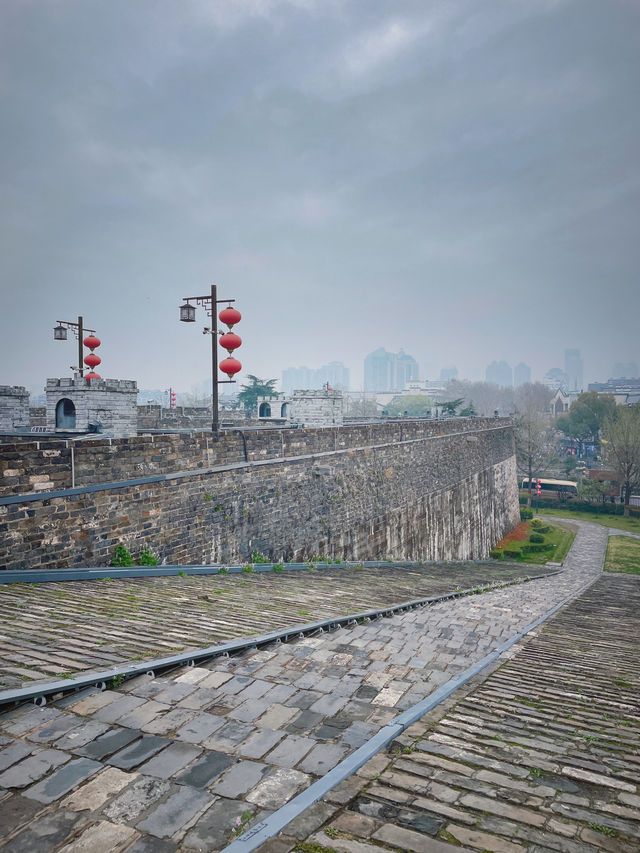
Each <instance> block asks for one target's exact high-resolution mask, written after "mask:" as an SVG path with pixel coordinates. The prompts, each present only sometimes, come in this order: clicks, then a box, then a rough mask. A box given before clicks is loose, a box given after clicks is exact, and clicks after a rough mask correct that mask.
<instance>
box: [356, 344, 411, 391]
mask: <svg viewBox="0 0 640 853" xmlns="http://www.w3.org/2000/svg"><path fill="white" fill-rule="evenodd" d="M417 378H418V362H417V361H416V360H415V358H413V356H410V355H407V353H405V352H404V350H400V352H398V353H395V352H387V351H386V350H385V349H384V347H380V349H377V350H374V351H373V352H371V353H369V355H368V356H367V357H366V358H365V360H364V390H365V391H375V392H379V391H403V390H404V389H405V388H406V386H407V383H408V382H409V381H411V380H412V379H417Z"/></svg>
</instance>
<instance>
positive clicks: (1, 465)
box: [0, 419, 519, 568]
mask: <svg viewBox="0 0 640 853" xmlns="http://www.w3.org/2000/svg"><path fill="white" fill-rule="evenodd" d="M243 439H244V440H243ZM245 441H246V448H245ZM72 456H73V480H74V483H75V486H76V488H78V487H79V488H80V489H81V488H82V487H89V488H95V489H96V490H91V491H87V492H84V493H83V492H82V491H80V493H79V494H73V493H63V494H62V495H60V496H58V497H55V496H53V495H49V496H48V494H47V493H48V492H50V491H52V490H54V489H69V488H70V486H71V482H70V477H71V462H72V459H71V457H72ZM246 460H248V461H246ZM210 469H214V470H210ZM163 475H169V478H168V479H164V480H160V481H156V482H147V483H138V484H129V485H126V486H122V487H116V486H108V487H106V488H103V486H102V485H101V484H105V483H109V482H111V483H113V482H115V481H122V480H128V479H132V478H144V477H153V476H163ZM0 478H1V479H2V480H4V482H5V485H4V495H5V497H4V498H2V499H0V500H1V503H0V536H1V539H0V565H3V566H5V567H7V568H9V567H10V568H36V567H50V568H52V567H61V566H82V565H86V566H100V565H108V563H109V561H110V559H111V556H112V554H113V549H114V547H115V545H117V544H119V543H123V544H125V545H126V546H127V547H128V548H129V550H130V551H131V552H132V553H133V554H134V555H135V554H136V553H139V552H140V551H141V550H142V549H143V548H149V549H150V550H151V551H152V552H153V553H154V554H156V555H157V556H158V557H159V558H160V560H161V561H162V562H163V563H168V564H210V563H220V562H238V561H240V562H244V561H246V560H247V559H248V558H249V556H250V554H251V553H252V552H253V551H254V550H257V551H260V552H262V553H264V554H266V555H267V556H269V557H270V558H272V559H274V560H277V559H281V558H284V559H303V558H305V557H309V556H311V555H313V554H324V555H327V556H330V557H332V558H337V557H342V558H346V559H374V558H377V557H380V558H386V557H389V558H391V557H394V558H407V559H434V558H444V559H464V558H481V557H486V556H487V555H488V552H489V549H490V548H491V547H492V546H493V545H494V544H495V542H496V541H498V540H499V539H500V538H501V537H502V536H503V535H504V534H505V533H506V532H508V531H509V530H510V529H512V528H513V527H514V526H515V524H516V523H517V521H518V518H519V507H518V491H517V483H516V472H515V460H514V455H513V433H512V428H511V423H510V422H509V421H506V420H493V419H492V420H482V419H476V420H471V419H469V420H467V419H461V420H450V421H444V422H435V423H434V422H425V421H422V422H412V423H405V424H399V423H395V424H375V425H370V426H362V425H360V426H350V427H342V428H329V429H307V430H265V431H253V432H251V431H250V432H247V433H245V434H244V436H243V435H241V434H239V433H237V432H230V433H223V434H221V436H220V438H219V439H218V440H217V441H214V440H213V437H212V436H211V434H206V433H201V434H195V435H191V436H187V435H165V436H146V437H139V438H132V439H122V440H118V441H116V440H111V441H109V440H105V439H102V440H95V441H94V440H92V441H84V442H82V443H81V444H76V445H75V446H74V445H73V444H72V443H71V442H42V443H39V442H31V443H23V444H20V443H16V444H15V445H3V446H2V447H0ZM24 493H27V494H29V493H31V494H32V495H34V498H35V495H36V494H37V498H35V499H33V500H31V501H26V500H24V501H21V500H20V497H19V496H20V495H21V494H24ZM12 495H13V497H12Z"/></svg>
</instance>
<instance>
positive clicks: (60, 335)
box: [53, 317, 100, 376]
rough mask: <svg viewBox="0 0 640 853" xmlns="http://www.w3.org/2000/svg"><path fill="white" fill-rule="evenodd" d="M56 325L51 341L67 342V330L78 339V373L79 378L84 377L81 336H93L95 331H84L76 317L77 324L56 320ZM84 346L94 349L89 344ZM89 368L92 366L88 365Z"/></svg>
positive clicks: (80, 318) (81, 323)
mask: <svg viewBox="0 0 640 853" xmlns="http://www.w3.org/2000/svg"><path fill="white" fill-rule="evenodd" d="M56 323H57V324H58V325H57V326H54V327H53V339H54V341H66V340H67V329H71V331H72V332H73V334H74V335H75V336H76V338H77V339H78V371H79V373H80V376H83V375H84V364H83V358H82V343H83V336H84V333H85V332H90V333H91V334H92V335H95V333H96V331H95V329H86V328H85V327H84V325H83V322H82V317H78V322H77V323H74V322H72V321H71V320H56ZM95 340H98V339H97V338H95ZM86 346H89V347H90V349H91V350H93V349H94V347H92V346H91V345H90V344H87V345H86ZM96 346H100V341H98V343H97V345H96ZM96 357H97V356H96ZM99 361H100V360H99V359H98V363H99ZM90 366H91V367H93V365H90ZM74 370H75V368H74ZM95 375H97V374H94V376H95Z"/></svg>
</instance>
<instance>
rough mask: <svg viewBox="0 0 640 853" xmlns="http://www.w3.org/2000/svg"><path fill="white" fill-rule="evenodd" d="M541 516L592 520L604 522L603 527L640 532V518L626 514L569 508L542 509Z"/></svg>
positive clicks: (594, 522)
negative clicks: (573, 510)
mask: <svg viewBox="0 0 640 853" xmlns="http://www.w3.org/2000/svg"><path fill="white" fill-rule="evenodd" d="M540 515H541V516H544V515H546V516H560V517H562V518H568V519H572V518H575V519H576V521H591V522H593V524H602V525H603V527H613V528H614V529H615V530H628V531H629V533H640V518H632V517H631V516H628V517H627V518H625V517H624V515H599V514H598V513H597V512H571V510H569V509H541V510H540Z"/></svg>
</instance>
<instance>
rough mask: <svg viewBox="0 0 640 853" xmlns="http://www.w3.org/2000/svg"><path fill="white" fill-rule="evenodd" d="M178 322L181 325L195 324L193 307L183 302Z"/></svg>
mask: <svg viewBox="0 0 640 853" xmlns="http://www.w3.org/2000/svg"><path fill="white" fill-rule="evenodd" d="M180 320H181V321H182V322H183V323H195V321H196V309H195V306H194V305H191V304H190V303H189V302H185V304H184V305H181V306H180Z"/></svg>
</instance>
